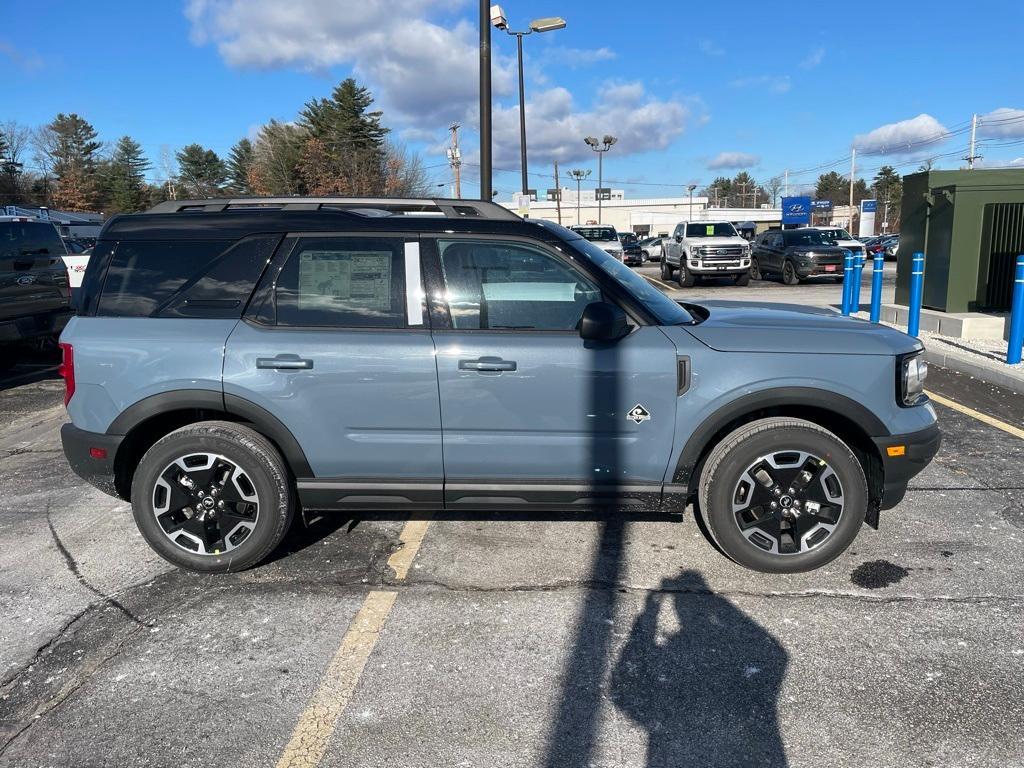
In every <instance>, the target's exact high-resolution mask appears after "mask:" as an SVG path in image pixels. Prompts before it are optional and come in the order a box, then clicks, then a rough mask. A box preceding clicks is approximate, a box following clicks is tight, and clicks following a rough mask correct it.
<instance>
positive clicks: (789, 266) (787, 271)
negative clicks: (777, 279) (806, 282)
mask: <svg viewBox="0 0 1024 768" xmlns="http://www.w3.org/2000/svg"><path fill="white" fill-rule="evenodd" d="M782 282H784V283H785V284H786V285H796V284H797V283H799V282H800V277H799V276H798V275H797V273H796V267H794V266H793V262H792V261H790V260H789V259H786V263H785V264H784V265H783V267H782Z"/></svg>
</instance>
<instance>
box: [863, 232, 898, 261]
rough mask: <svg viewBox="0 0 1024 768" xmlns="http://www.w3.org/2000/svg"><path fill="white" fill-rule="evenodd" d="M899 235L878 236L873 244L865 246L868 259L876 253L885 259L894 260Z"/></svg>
mask: <svg viewBox="0 0 1024 768" xmlns="http://www.w3.org/2000/svg"><path fill="white" fill-rule="evenodd" d="M899 242H900V236H899V235H880V236H879V237H878V238H877V239H876V240H875V241H874V242H873V243H871V244H870V245H868V246H867V252H868V258H870V257H872V256H874V255H875V254H876V253H882V254H883V255H884V256H885V257H886V258H895V251H894V248H897V247H898V246H899Z"/></svg>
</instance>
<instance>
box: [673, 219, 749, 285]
mask: <svg viewBox="0 0 1024 768" xmlns="http://www.w3.org/2000/svg"><path fill="white" fill-rule="evenodd" d="M676 272H678V273H679V274H678V278H677V279H678V281H679V285H680V287H682V288H689V287H691V286H693V285H694V284H695V283H696V282H697V280H698V279H699V278H701V277H707V276H711V277H731V278H732V279H733V282H735V283H736V285H746V284H747V283H749V282H750V244H749V243H747V241H746V240H745V239H744V238H743V237H741V236H740V234H739V233H738V232H737V231H736V228H735V227H734V226H733V225H732V223H731V222H728V221H689V222H687V221H682V222H680V223H679V224H677V225H676V228H675V231H674V232H673V233H672V237H671V238H667V239H666V240H665V241H664V256H663V258H662V260H661V279H662V280H671V279H672V276H673V274H675V273H676Z"/></svg>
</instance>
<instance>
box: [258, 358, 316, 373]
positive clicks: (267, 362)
mask: <svg viewBox="0 0 1024 768" xmlns="http://www.w3.org/2000/svg"><path fill="white" fill-rule="evenodd" d="M256 367H257V368H265V369H272V370H279V371H301V370H309V369H310V368H312V367H313V361H312V360H307V359H305V358H301V357H299V356H298V355H278V356H277V357H257V358H256Z"/></svg>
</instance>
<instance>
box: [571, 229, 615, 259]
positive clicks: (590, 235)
mask: <svg viewBox="0 0 1024 768" xmlns="http://www.w3.org/2000/svg"><path fill="white" fill-rule="evenodd" d="M569 229H571V230H572V231H573V232H575V233H576V234H578V235H579V236H580V237H582V238H583V239H584V240H589V241H590V242H591V243H593V244H594V245H596V246H597V247H598V248H600V249H601V250H602V251H605V252H606V253H608V255H610V256H614V257H615V258H616V259H618V260H619V261H622V243H620V242H619V234H618V232H616V231H615V227H608V226H602V225H600V224H574V225H573V226H571V227H569Z"/></svg>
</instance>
